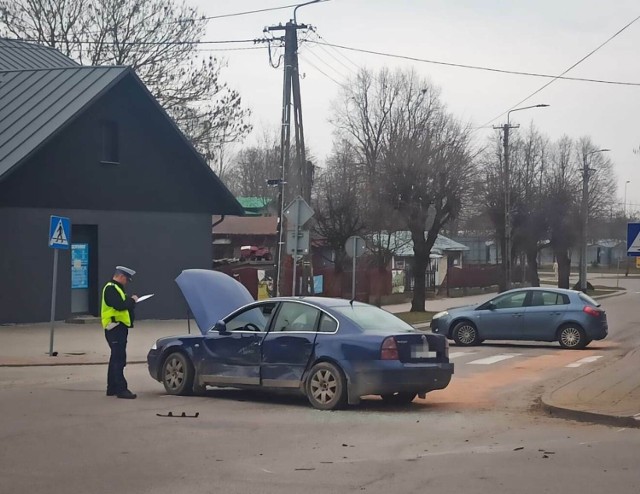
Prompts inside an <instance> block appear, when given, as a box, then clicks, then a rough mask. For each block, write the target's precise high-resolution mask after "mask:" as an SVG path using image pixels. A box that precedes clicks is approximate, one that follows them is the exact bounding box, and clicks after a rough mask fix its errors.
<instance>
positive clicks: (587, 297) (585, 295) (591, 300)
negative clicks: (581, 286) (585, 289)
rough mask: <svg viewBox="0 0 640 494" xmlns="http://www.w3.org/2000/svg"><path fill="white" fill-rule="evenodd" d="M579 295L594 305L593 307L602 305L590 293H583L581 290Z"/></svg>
mask: <svg viewBox="0 0 640 494" xmlns="http://www.w3.org/2000/svg"><path fill="white" fill-rule="evenodd" d="M578 296H579V297H580V298H581V299H582V300H584V301H585V302H586V303H588V304H589V305H592V306H593V307H600V304H599V303H598V302H596V301H595V300H593V299H592V298H591V297H590V296H589V295H587V294H586V293H582V292H580V293H579V294H578Z"/></svg>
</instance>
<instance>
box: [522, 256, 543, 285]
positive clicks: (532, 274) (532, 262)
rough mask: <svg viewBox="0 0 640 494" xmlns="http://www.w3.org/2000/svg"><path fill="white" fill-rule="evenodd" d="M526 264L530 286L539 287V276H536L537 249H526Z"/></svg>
mask: <svg viewBox="0 0 640 494" xmlns="http://www.w3.org/2000/svg"><path fill="white" fill-rule="evenodd" d="M527 264H528V265H529V269H528V271H529V273H528V276H527V277H528V278H529V281H530V282H531V286H540V276H539V275H538V249H537V248H536V247H533V248H530V249H527ZM523 281H524V280H523Z"/></svg>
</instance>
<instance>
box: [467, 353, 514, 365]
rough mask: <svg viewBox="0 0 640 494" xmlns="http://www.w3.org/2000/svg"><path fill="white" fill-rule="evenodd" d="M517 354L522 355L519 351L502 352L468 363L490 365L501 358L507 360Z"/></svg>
mask: <svg viewBox="0 0 640 494" xmlns="http://www.w3.org/2000/svg"><path fill="white" fill-rule="evenodd" d="M519 355H522V354H521V353H504V354H502V355H494V356H493V357H487V358H481V359H478V360H474V361H472V362H468V363H469V364H474V365H490V364H495V363H496V362H500V361H502V360H507V359H510V358H513V357H517V356H519Z"/></svg>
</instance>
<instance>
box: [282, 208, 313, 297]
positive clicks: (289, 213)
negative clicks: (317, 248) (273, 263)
mask: <svg viewBox="0 0 640 494" xmlns="http://www.w3.org/2000/svg"><path fill="white" fill-rule="evenodd" d="M284 214H285V216H286V217H287V224H288V225H289V226H293V228H292V230H293V231H291V230H289V231H288V233H287V240H289V238H291V235H292V234H293V242H291V244H292V245H287V250H288V252H289V253H290V254H291V255H292V256H293V283H292V288H291V295H292V296H294V297H295V295H296V285H297V283H296V282H297V280H296V277H297V274H298V273H297V267H298V259H297V257H298V255H299V251H302V252H303V253H305V254H306V253H307V252H308V251H309V232H308V231H303V232H301V231H300V227H301V226H302V225H304V224H305V223H306V222H307V221H309V220H310V219H311V217H312V216H313V209H311V206H309V205H308V204H307V202H306V201H305V200H304V199H303V198H302V197H300V196H298V197H296V198H295V199H294V200H293V201H292V202H291V203H290V204H289V205H288V206H287V207H286V209H285V210H284ZM301 233H302V235H301ZM304 234H306V235H304ZM305 238H306V245H305V244H304V243H303V242H304V239H305ZM301 240H302V242H301ZM305 251H306V252H305Z"/></svg>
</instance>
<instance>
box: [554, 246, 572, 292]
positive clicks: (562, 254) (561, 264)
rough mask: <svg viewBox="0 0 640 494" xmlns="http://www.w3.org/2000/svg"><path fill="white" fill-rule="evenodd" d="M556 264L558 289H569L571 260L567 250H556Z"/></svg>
mask: <svg viewBox="0 0 640 494" xmlns="http://www.w3.org/2000/svg"><path fill="white" fill-rule="evenodd" d="M555 254H556V259H557V262H558V288H569V275H570V274H571V259H570V258H569V252H568V249H562V250H556V251H555Z"/></svg>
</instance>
